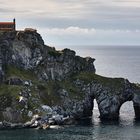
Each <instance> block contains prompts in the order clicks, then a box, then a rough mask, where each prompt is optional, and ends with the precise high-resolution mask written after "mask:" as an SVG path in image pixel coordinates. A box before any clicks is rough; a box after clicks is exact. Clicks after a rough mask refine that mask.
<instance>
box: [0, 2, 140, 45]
mask: <svg viewBox="0 0 140 140" xmlns="http://www.w3.org/2000/svg"><path fill="white" fill-rule="evenodd" d="M14 17H15V18H16V21H17V29H24V28H25V27H33V28H37V29H38V32H39V33H40V34H42V36H43V38H44V40H45V42H46V44H50V45H54V46H57V45H58V46H61V45H81V44H82V45H140V0H28V1H27V0H11V1H10V0H0V21H11V20H12V19H13V18H14Z"/></svg>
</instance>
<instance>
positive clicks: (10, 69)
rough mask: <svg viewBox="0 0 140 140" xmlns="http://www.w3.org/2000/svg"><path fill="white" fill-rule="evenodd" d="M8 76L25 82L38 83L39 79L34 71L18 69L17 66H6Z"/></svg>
mask: <svg viewBox="0 0 140 140" xmlns="http://www.w3.org/2000/svg"><path fill="white" fill-rule="evenodd" d="M6 76H7V78H9V77H18V78H21V79H23V80H32V81H37V77H36V76H35V74H34V72H33V71H31V70H24V69H21V68H17V67H16V66H13V65H10V66H6Z"/></svg>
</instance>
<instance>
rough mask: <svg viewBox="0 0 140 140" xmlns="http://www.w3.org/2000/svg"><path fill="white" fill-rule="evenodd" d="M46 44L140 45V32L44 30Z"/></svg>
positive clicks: (85, 29) (77, 28)
mask: <svg viewBox="0 0 140 140" xmlns="http://www.w3.org/2000/svg"><path fill="white" fill-rule="evenodd" d="M39 32H40V33H41V34H42V35H43V38H44V39H45V42H46V44H48V43H47V42H49V44H50V45H53V46H58V45H59V46H61V45H63V44H67V45H93V44H94V45H113V44H116V45H138V44H140V39H139V36H140V30H139V29H137V30H122V29H107V30H105V29H94V28H80V27H68V28H42V29H40V30H39Z"/></svg>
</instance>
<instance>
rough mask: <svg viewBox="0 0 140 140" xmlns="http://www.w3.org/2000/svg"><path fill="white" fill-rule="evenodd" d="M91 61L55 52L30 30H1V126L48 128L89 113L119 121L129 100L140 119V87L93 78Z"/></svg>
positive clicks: (95, 75)
mask: <svg viewBox="0 0 140 140" xmlns="http://www.w3.org/2000/svg"><path fill="white" fill-rule="evenodd" d="M94 61H95V59H93V58H91V57H86V58H82V57H80V56H77V55H76V53H75V52H74V51H73V50H70V49H64V50H61V51H57V50H55V48H53V47H49V46H47V45H45V44H44V41H43V39H42V37H41V36H40V34H38V33H37V32H36V31H35V30H25V31H8V32H7V31H2V32H0V128H2V129H3V128H24V127H38V128H44V129H45V128H47V127H48V126H50V125H54V124H56V125H64V124H74V123H75V122H76V121H78V120H80V119H82V118H84V117H90V116H92V115H94V112H92V110H93V108H94V102H93V101H94V99H95V100H96V101H97V104H98V108H99V112H100V118H101V119H102V120H104V119H107V120H114V119H118V118H119V110H120V107H121V106H122V104H123V103H125V102H127V101H133V105H134V111H135V117H136V118H137V119H139V118H140V85H139V84H134V83H130V82H129V81H128V80H127V79H123V78H107V77H102V76H100V75H97V74H96V73H95V72H96V70H95V66H94Z"/></svg>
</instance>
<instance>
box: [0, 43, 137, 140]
mask: <svg viewBox="0 0 140 140" xmlns="http://www.w3.org/2000/svg"><path fill="white" fill-rule="evenodd" d="M66 47H67V48H71V49H73V50H75V51H76V54H77V55H80V56H83V57H86V56H91V57H93V58H95V59H96V60H95V63H94V64H95V67H96V73H97V74H99V75H102V76H106V77H123V78H126V79H128V80H129V81H130V82H132V83H140V46H64V47H62V46H59V47H56V49H62V48H66ZM94 102H95V106H94V109H93V116H92V117H90V118H86V119H83V120H81V121H80V122H79V123H78V124H77V125H70V126H63V127H54V128H53V129H49V130H36V129H17V130H0V140H140V121H137V120H135V115H134V109H133V103H132V102H126V103H124V104H123V105H122V107H121V109H120V118H119V120H118V121H107V122H102V121H101V120H100V119H99V111H98V106H97V103H96V101H94Z"/></svg>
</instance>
